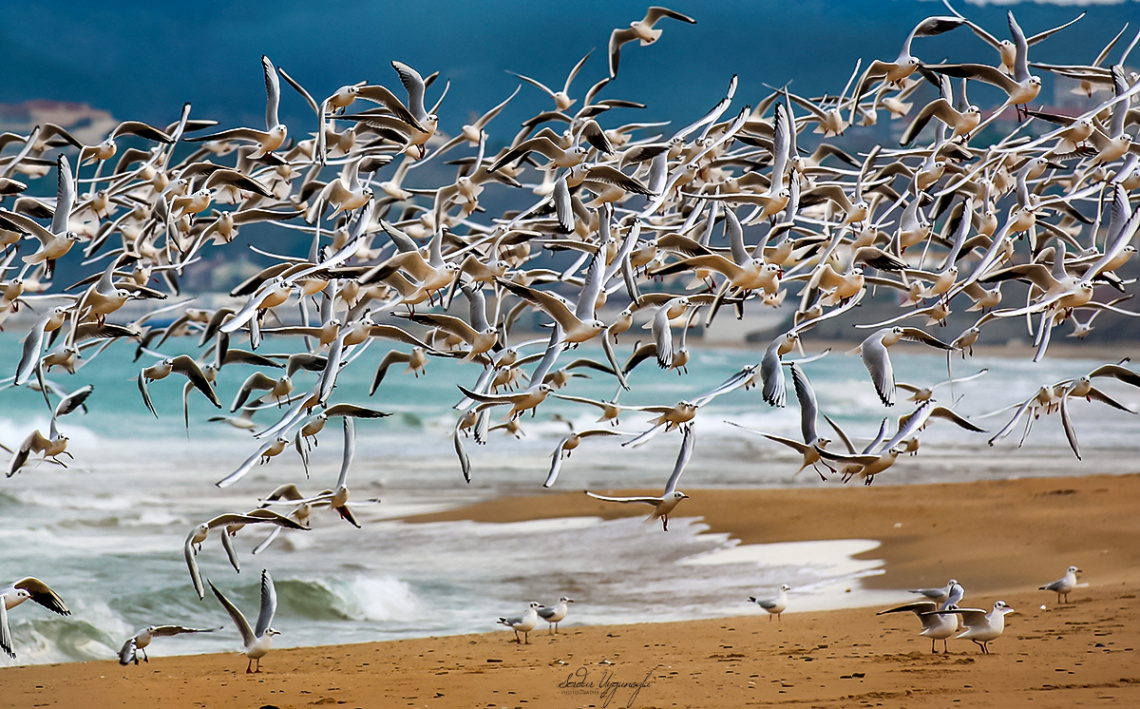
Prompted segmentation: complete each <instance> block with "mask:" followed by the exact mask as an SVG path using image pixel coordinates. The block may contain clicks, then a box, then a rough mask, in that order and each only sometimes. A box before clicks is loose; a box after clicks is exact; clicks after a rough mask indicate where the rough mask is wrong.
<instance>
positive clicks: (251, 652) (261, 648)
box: [207, 569, 281, 674]
mask: <svg viewBox="0 0 1140 709" xmlns="http://www.w3.org/2000/svg"><path fill="white" fill-rule="evenodd" d="M207 583H210V582H209V581H207ZM210 590H212V591H213V592H214V595H215V596H217V597H218V601H219V602H220V603H221V604H222V606H223V607H224V608H225V609H226V612H227V613H229V614H230V618H232V619H233V621H234V625H236V626H237V629H238V632H239V633H241V640H242V643H243V644H244V645H245V650H244V653H245V656H246V657H248V658H249V664H247V665H246V666H245V671H246V673H247V674H249V673H252V672H261V658H263V657H265V655H266V653H268V652H269V649H270V647H272V645H273V636H274V635H280V634H281V632H280V631H278V630H274V629H273V628H271V627H269V624H270V623H272V622H273V614H274V613H276V612H277V589H276V588H274V587H273V578H272V577H270V575H269V571H268V570H265V569H262V571H261V612H260V613H258V615H257V627H256V628H250V627H249V621H247V620H246V619H245V616H244V615H242V613H241V611H240V610H238V608H237V606H235V605H234V604H233V603H230V600H229V599H228V598H226V597H225V596H223V595H222V592H221V591H219V590H218V589H217V588H216V587H215V586H214V584H213V583H210ZM254 660H257V669H256V670H255V669H251V668H252V667H253V661H254Z"/></svg>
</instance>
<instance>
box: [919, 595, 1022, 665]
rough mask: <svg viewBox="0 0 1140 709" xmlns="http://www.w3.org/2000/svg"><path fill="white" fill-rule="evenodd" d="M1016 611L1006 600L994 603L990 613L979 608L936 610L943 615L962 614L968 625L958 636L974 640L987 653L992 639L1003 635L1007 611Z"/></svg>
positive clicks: (963, 620)
mask: <svg viewBox="0 0 1140 709" xmlns="http://www.w3.org/2000/svg"><path fill="white" fill-rule="evenodd" d="M1014 612H1015V611H1014V610H1013V608H1011V607H1010V606H1009V605H1008V604H1007V603H1006V602H1005V601H998V602H997V603H994V609H993V610H992V611H990V612H989V613H986V612H985V611H983V610H979V609H977V608H948V609H946V610H942V611H935V613H938V614H941V615H948V614H951V613H954V614H957V615H960V616H962V622H963V623H965V625H966V632H964V633H962V634H961V635H959V636H958V637H959V638H966V639H968V640H973V641H974V644H976V645H977V646H978V647H980V648H981V649H982V653H983V654H985V655H988V654H990V648H989V643H990V641H991V640H996V639H997V638H999V637H1001V634H1002V631H1004V630H1005V615H1006V613H1014Z"/></svg>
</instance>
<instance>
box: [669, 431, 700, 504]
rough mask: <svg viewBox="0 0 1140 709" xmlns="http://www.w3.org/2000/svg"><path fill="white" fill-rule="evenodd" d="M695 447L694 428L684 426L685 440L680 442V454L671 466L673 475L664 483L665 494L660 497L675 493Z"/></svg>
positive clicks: (695, 434)
mask: <svg viewBox="0 0 1140 709" xmlns="http://www.w3.org/2000/svg"><path fill="white" fill-rule="evenodd" d="M696 445H697V433H696V428H695V427H693V426H691V425H690V426H686V427H685V438H684V440H682V441H681V450H680V452H678V453H677V462H676V463H675V464H674V465H673V473H672V474H671V475H670V476H669V481H668V482H666V483H665V492H663V493H662V494H661V496H662V497H669V496H671V495H672V494H673V493H674V492H676V491H677V481H678V480H680V479H681V473H683V472H685V466H686V465H687V464H688V463H689V459H690V458H692V457H693V448H695V447H696Z"/></svg>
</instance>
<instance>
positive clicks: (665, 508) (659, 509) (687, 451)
mask: <svg viewBox="0 0 1140 709" xmlns="http://www.w3.org/2000/svg"><path fill="white" fill-rule="evenodd" d="M696 443H697V434H696V433H695V432H694V431H693V427H692V425H688V426H685V439H684V440H683V441H682V442H681V452H680V453H678V454H677V463H676V465H674V466H673V474H672V475H670V476H669V481H668V482H667V483H665V491H664V492H662V493H661V495H660V496H659V497H608V496H606V495H597V494H595V493H592V492H590V491H589V490H587V491H586V494H587V495H589V496H590V497H592V498H594V499H595V500H603V501H605V502H621V503H627V502H638V503H641V504H646V505H653V514H651V515H650V516H649V519H655V518H657V517H660V518H661V529H662V530H664V531H666V532H668V531H669V513H670V512H672V511H673V508H674V507H676V506H677V503H679V502H680V501H681V500H685V499H688V497H689V496H688V495H686V494H685V493H683V492H681V491H680V490H678V489H677V481H678V480H680V479H681V473H682V472H684V470H685V464H687V463H688V462H689V458H691V457H692V455H693V447H694V446H695V445H696Z"/></svg>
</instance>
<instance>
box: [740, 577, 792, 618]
mask: <svg viewBox="0 0 1140 709" xmlns="http://www.w3.org/2000/svg"><path fill="white" fill-rule="evenodd" d="M791 590H792V587H791V586H789V585H788V584H784V585H783V586H780V592H779V593H777V594H776V596H775V597H774V598H756V597H754V596H749V597H748V600H749V602H751V603H755V604H756V605H758V606H760V607H761V608H763V609H764V610H766V611H768V622H769V623H771V622H772V616H776V618H777V619H779V620H780V622H781V623H782V622H783V619H782V618H781V614H782V613H783V612H784V610H785V609H787V607H788V591H791Z"/></svg>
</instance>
